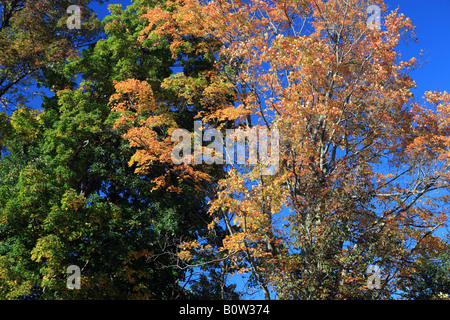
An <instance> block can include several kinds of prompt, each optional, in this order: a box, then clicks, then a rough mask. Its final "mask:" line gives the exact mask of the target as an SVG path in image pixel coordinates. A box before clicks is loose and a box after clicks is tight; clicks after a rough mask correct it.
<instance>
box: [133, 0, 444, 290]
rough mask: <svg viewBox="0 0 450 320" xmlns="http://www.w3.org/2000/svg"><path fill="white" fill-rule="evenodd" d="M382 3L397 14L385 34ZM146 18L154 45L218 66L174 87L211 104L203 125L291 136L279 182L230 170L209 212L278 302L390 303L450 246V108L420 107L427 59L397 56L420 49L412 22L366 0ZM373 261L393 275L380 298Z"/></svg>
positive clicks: (241, 5)
mask: <svg viewBox="0 0 450 320" xmlns="http://www.w3.org/2000/svg"><path fill="white" fill-rule="evenodd" d="M370 5H377V6H379V7H380V8H381V11H382V12H384V13H385V18H384V21H383V24H382V26H381V28H380V29H375V28H370V27H369V26H368V23H367V21H368V18H369V16H368V13H367V8H368V7H369V6H370ZM144 17H145V18H146V19H147V20H148V26H147V28H146V29H144V30H143V31H142V38H141V40H145V39H148V38H151V39H154V38H157V39H161V41H164V40H166V39H170V40H171V44H170V49H171V51H172V53H173V56H174V57H177V56H180V54H182V53H189V52H196V53H197V54H201V55H204V56H205V57H211V56H212V55H214V57H215V58H216V59H215V65H216V69H215V70H213V71H214V72H208V73H205V75H204V76H205V78H207V79H208V80H209V82H208V83H206V82H204V84H206V87H205V86H200V87H199V86H197V87H196V84H197V83H196V82H193V81H192V79H191V78H189V77H187V76H186V75H183V74H180V75H174V76H173V77H172V78H169V79H168V80H167V81H166V82H163V85H165V84H166V83H167V85H174V84H175V85H179V86H180V88H179V89H178V94H179V95H180V96H182V97H185V98H186V99H187V101H188V102H191V101H193V100H195V101H198V102H199V103H200V104H201V105H202V106H203V109H202V110H201V111H200V112H199V117H200V116H201V117H202V120H203V121H205V122H208V123H210V124H216V125H217V127H218V128H219V129H223V127H222V126H221V125H220V124H221V123H222V121H225V120H226V121H230V120H232V121H234V123H235V126H236V127H242V126H244V127H250V126H252V123H253V125H254V126H265V127H267V128H268V129H269V130H270V129H272V128H277V129H279V130H280V132H282V133H283V134H282V136H281V137H280V146H281V151H280V168H279V172H278V173H277V174H275V175H273V176H262V175H261V166H254V167H252V166H248V167H247V168H246V169H242V168H241V169H239V168H238V169H236V168H230V169H229V170H228V171H227V174H226V177H224V178H223V179H221V180H220V181H219V182H218V184H217V189H218V190H217V194H216V195H215V196H214V197H213V198H211V199H210V208H209V212H210V214H211V215H212V216H213V217H214V218H215V223H217V224H222V225H226V226H227V231H228V236H227V237H226V238H225V239H224V241H223V247H222V248H221V249H220V250H219V252H222V251H223V250H225V251H226V252H228V253H229V254H230V255H231V256H232V258H231V259H232V260H233V261H234V262H235V263H236V266H239V267H238V268H239V269H240V271H241V272H244V273H246V272H248V273H250V274H251V275H252V276H253V277H255V278H256V280H257V282H258V283H259V285H260V287H261V289H262V290H263V292H264V295H265V297H266V298H270V292H269V288H270V287H272V288H274V289H275V290H276V293H277V295H278V297H279V298H302V299H314V298H333V299H342V298H371V297H374V295H376V296H377V297H379V298H389V297H391V296H392V294H394V293H395V292H396V291H397V290H399V289H400V288H401V287H402V285H401V283H402V280H403V279H405V278H407V277H408V276H409V275H410V272H411V266H412V264H413V263H414V261H415V260H416V259H417V258H418V257H419V256H421V255H422V254H425V253H427V254H435V253H437V252H442V251H443V250H445V248H446V246H445V244H444V243H443V242H442V239H441V238H440V237H437V236H435V235H434V231H435V230H436V229H438V228H439V227H441V226H444V225H445V223H446V219H447V214H448V213H447V211H446V209H445V204H446V203H447V201H448V195H447V194H446V193H445V191H446V190H447V188H448V178H449V175H448V174H449V171H448V165H449V159H448V156H449V154H448V147H449V145H448V143H449V140H448V114H447V112H448V108H449V102H450V100H449V95H448V94H447V93H445V92H444V93H437V92H427V93H426V94H425V101H424V103H419V102H416V101H415V99H414V96H413V94H412V92H411V89H412V88H414V87H415V82H414V81H413V80H412V78H411V77H410V76H409V72H410V71H411V70H414V69H415V68H416V67H417V66H418V60H417V59H416V58H412V59H410V60H408V61H401V55H400V53H399V52H398V51H396V49H397V47H398V45H399V41H400V40H401V39H408V38H410V39H412V40H414V35H413V30H414V26H413V25H412V23H411V21H410V19H409V18H406V17H405V16H404V15H403V14H400V13H399V12H398V10H394V11H392V12H390V13H388V12H387V9H386V6H385V4H384V2H383V1H372V2H370V3H369V2H368V1H360V0H347V1H337V0H336V1H320V0H304V1H274V2H268V1H259V0H258V1H256V0H255V1H226V0H225V1H221V0H218V1H211V2H201V1H192V0H186V1H169V2H166V3H165V5H164V6H156V7H155V8H152V9H150V10H149V11H148V13H147V14H146V15H144ZM192 38H194V39H202V41H200V42H198V43H194V44H192V42H189V41H188V40H189V39H192ZM145 138H147V139H151V135H149V136H147V137H141V138H140V139H141V140H143V141H146V140H145ZM147 141H149V140H147ZM144 144H145V143H144ZM142 152H143V153H144V154H145V155H146V156H147V157H150V154H149V153H148V152H146V151H142ZM142 159H143V160H142V161H143V162H144V163H145V161H146V158H145V157H144V156H142ZM155 159H156V158H152V160H151V161H152V162H153V161H156V160H155ZM286 208H287V209H286ZM283 209H284V210H283ZM287 210H289V213H286V212H287ZM198 247H199V245H198V243H191V244H186V245H185V246H184V247H183V248H185V249H190V250H191V251H185V253H183V254H182V256H183V257H184V258H186V259H189V258H190V257H192V250H193V249H194V251H195V248H198ZM200 248H201V246H200ZM201 250H202V249H201ZM189 252H190V253H189ZM188 253H189V254H188ZM370 264H377V265H378V266H379V267H380V268H381V270H382V282H383V286H382V288H381V289H380V290H377V292H376V293H374V292H372V291H370V290H368V288H367V286H366V280H367V275H366V274H365V271H366V268H367V266H368V265H370Z"/></svg>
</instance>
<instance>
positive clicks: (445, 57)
mask: <svg viewBox="0 0 450 320" xmlns="http://www.w3.org/2000/svg"><path fill="white" fill-rule="evenodd" d="M111 3H121V4H122V6H123V8H125V7H126V6H127V5H129V4H130V3H131V1H130V0H111V1H109V2H108V3H104V4H102V5H99V4H94V5H92V6H91V7H92V8H93V9H94V11H95V12H96V13H97V14H98V16H99V18H101V19H103V17H104V16H105V15H107V14H108V11H107V6H108V4H111ZM385 3H386V4H387V5H388V8H389V11H390V10H394V9H395V8H397V7H400V12H402V13H404V14H405V15H406V16H407V17H409V18H411V20H412V23H413V25H415V26H416V30H415V34H416V37H417V38H418V40H419V41H418V43H417V44H416V43H413V42H412V43H410V44H409V46H408V47H405V46H401V48H400V49H401V52H402V53H403V54H404V59H405V60H407V59H409V58H411V57H413V56H414V57H417V58H419V52H420V50H421V49H423V50H424V52H425V56H424V60H425V61H426V63H425V64H424V65H423V67H422V68H419V69H417V70H415V71H413V72H412V73H411V76H412V78H413V79H414V80H415V81H416V82H417V89H414V90H413V92H414V94H415V97H416V99H417V100H420V99H421V97H422V96H423V94H424V92H425V91H427V90H432V91H447V92H450V61H449V59H450V0H430V1H423V0H420V1H419V0H385ZM234 280H235V281H236V283H237V284H238V286H239V287H242V285H243V281H242V279H241V278H239V277H238V278H235V279H234ZM246 298H250V299H263V295H262V293H256V294H255V295H254V296H252V297H246Z"/></svg>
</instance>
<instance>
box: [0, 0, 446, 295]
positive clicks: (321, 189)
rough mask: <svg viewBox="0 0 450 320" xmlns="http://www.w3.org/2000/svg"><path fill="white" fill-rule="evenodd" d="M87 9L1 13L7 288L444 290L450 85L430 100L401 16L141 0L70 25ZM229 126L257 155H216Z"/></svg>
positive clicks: (356, 8) (33, 7)
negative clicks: (239, 158) (177, 155)
mask: <svg viewBox="0 0 450 320" xmlns="http://www.w3.org/2000/svg"><path fill="white" fill-rule="evenodd" d="M70 4H71V3H70V1H51V0H45V1H44V0H42V1H41V0H39V1H3V2H1V6H0V8H1V10H2V11H0V12H1V13H2V18H0V22H1V24H0V47H1V48H2V50H1V52H0V99H2V100H0V102H1V103H2V106H3V108H4V112H1V113H0V123H1V127H0V151H1V158H0V297H1V298H6V299H180V298H183V299H239V298H242V297H245V293H246V292H245V290H244V289H242V288H239V287H238V286H237V285H236V283H233V282H232V281H231V279H232V277H233V275H236V274H242V275H245V276H246V277H247V279H248V282H249V283H248V286H249V287H251V288H255V289H257V290H261V292H262V294H263V295H264V297H265V298H266V299H271V298H278V299H392V298H403V299H449V297H448V295H449V293H450V291H449V279H450V269H449V264H448V261H449V260H448V252H449V241H448V235H444V234H443V233H442V232H441V230H442V229H443V228H445V227H446V226H447V223H448V209H447V208H448V201H449V199H450V198H449V195H450V194H449V192H448V191H449V190H448V187H449V179H450V171H449V165H450V153H449V150H450V127H449V124H450V114H449V110H450V94H448V93H446V92H431V91H430V92H426V93H425V96H424V98H423V100H422V101H419V100H418V99H416V97H414V95H413V93H412V89H413V88H414V87H415V86H416V83H415V81H414V80H413V78H412V76H411V71H413V70H414V69H415V68H417V67H419V65H420V60H418V59H416V58H411V59H409V60H408V61H402V57H401V54H400V53H399V51H398V46H399V43H400V41H401V40H406V41H415V40H416V39H415V37H414V28H415V27H414V26H413V24H412V23H411V20H410V19H409V18H407V17H406V16H404V15H403V14H401V13H400V12H399V10H398V9H397V10H394V11H389V10H388V9H387V7H386V5H385V3H384V2H383V1H382V0H376V1H366V0H346V1H342V0H328V1H322V0H295V1H294V0H283V1H264V0H246V1H240V0H230V1H229V0H219V1H198V0H183V1H181V0H134V1H133V3H132V5H130V6H128V7H127V8H125V9H124V8H122V7H121V6H120V5H110V7H109V9H110V15H109V16H107V17H106V18H105V19H104V20H103V22H100V21H99V20H98V19H97V18H96V16H95V14H93V12H92V11H91V10H88V9H86V11H83V21H82V24H81V25H82V28H81V29H80V30H69V29H67V26H66V25H65V22H66V19H67V17H68V14H67V12H66V9H67V7H68V6H69V5H70ZM88 4H89V1H84V2H83V1H81V5H82V6H83V10H85V8H87V5H88ZM371 5H372V6H373V5H375V6H377V7H378V8H379V9H380V12H381V13H382V14H383V15H384V18H383V20H382V24H381V25H380V26H379V28H372V27H371V26H370V25H369V24H368V21H369V20H370V14H371V13H370V11H368V10H367V8H368V7H369V6H371ZM85 13H86V14H85ZM31 43H33V45H31ZM81 48H82V50H81ZM33 83H34V84H38V85H40V86H43V87H45V88H47V89H48V90H50V91H51V92H53V93H54V95H47V96H44V97H43V103H42V106H41V108H40V110H35V109H33V108H31V107H30V105H29V103H28V100H27V94H28V95H29V94H33V92H31V93H30V90H23V86H29V85H31V84H33ZM196 121H197V122H196ZM199 121H201V127H200V132H201V133H202V132H203V131H205V130H206V132H207V130H210V131H209V132H213V133H214V134H213V136H214V137H215V139H214V140H213V139H212V138H211V139H209V140H208V138H207V137H206V136H207V135H206V134H205V135H204V136H203V140H200V145H196V142H194V143H191V142H190V141H187V146H188V147H189V148H191V147H192V148H193V150H194V153H193V154H191V153H189V154H187V155H184V156H185V158H186V159H187V160H192V161H185V162H183V163H174V161H173V153H174V150H175V149H174V148H175V146H176V145H177V143H179V141H176V139H174V138H173V133H174V132H175V130H177V129H185V130H187V131H188V132H190V135H189V138H192V139H193V141H195V138H196V134H198V132H196V131H195V130H197V129H198V128H196V125H195V123H199ZM214 130H215V131H214ZM232 130H234V131H236V130H242V131H245V132H259V133H258V144H256V146H257V147H258V155H259V156H260V157H259V160H260V161H258V162H257V164H256V165H255V163H252V162H250V161H247V162H246V163H244V164H241V163H238V164H234V163H232V164H230V163H228V162H227V163H225V164H221V165H218V164H214V163H212V162H213V161H211V159H210V158H211V157H212V155H220V156H222V155H223V154H225V156H227V155H228V156H229V154H228V152H229V150H230V149H223V148H222V146H221V147H220V150H219V149H218V147H217V143H218V141H219V140H218V139H219V135H220V134H222V135H223V136H225V133H226V132H230V131H232ZM251 130H255V131H251ZM257 130H259V131H257ZM263 130H264V131H263ZM262 132H265V133H267V135H265V136H264V135H263V134H262ZM274 139H276V142H277V146H278V147H279V148H278V149H279V150H278V151H279V152H278V153H277V154H276V155H275V156H276V157H277V159H278V163H277V165H276V166H275V167H273V166H271V167H270V166H269V168H268V165H267V163H264V162H263V161H261V160H262V158H263V157H261V154H263V153H264V152H265V153H267V152H269V151H271V152H272V156H274V152H275V150H277V149H276V148H275V145H274V143H275V140H274ZM269 140H270V141H271V143H270V148H267V149H265V151H263V149H262V146H263V145H266V146H267V144H266V142H268V141H269ZM227 141H228V140H227ZM196 148H197V149H196ZM222 149H223V150H222ZM196 150H197V151H200V152H201V153H203V158H200V160H203V161H200V163H199V162H197V161H194V160H195V158H196V157H198V154H196V153H195V151H196ZM251 151H252V150H251V146H250V147H249V146H248V145H247V149H246V154H247V155H248V156H249V155H250V153H251ZM233 155H234V152H233ZM208 157H210V158H209V160H208ZM247 159H249V157H247ZM231 160H234V159H231ZM211 163H212V164H211ZM272 165H273V163H272ZM267 169H271V170H269V172H270V174H267V172H268V171H267ZM274 169H275V170H274ZM438 231H439V232H438ZM70 265H77V266H79V267H80V269H81V275H82V276H81V288H80V289H75V290H70V289H69V288H67V286H66V280H67V277H68V275H67V274H66V269H67V267H68V266H70ZM371 265H376V266H377V267H378V268H379V270H380V273H379V274H380V283H381V285H380V287H379V288H376V289H373V288H371V287H370V286H369V285H368V278H369V276H370V274H368V273H367V269H368V266H371Z"/></svg>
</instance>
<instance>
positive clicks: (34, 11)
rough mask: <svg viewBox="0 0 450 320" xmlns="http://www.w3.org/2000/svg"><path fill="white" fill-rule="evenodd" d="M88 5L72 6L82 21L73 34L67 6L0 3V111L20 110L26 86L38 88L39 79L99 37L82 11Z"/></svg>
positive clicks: (44, 0)
mask: <svg viewBox="0 0 450 320" xmlns="http://www.w3.org/2000/svg"><path fill="white" fill-rule="evenodd" d="M91 2H92V1H91V0H82V1H78V2H77V5H78V6H79V7H80V10H81V18H82V21H81V22H82V23H81V29H79V30H77V29H69V28H68V26H67V19H68V18H69V16H70V14H68V13H67V9H68V7H69V6H71V5H73V4H74V3H73V1H67V0H62V1H61V0H57V1H55V0H39V1H26V0H25V1H23V0H4V1H0V105H1V107H2V108H6V109H7V110H9V111H12V110H14V109H15V108H16V107H20V106H24V103H25V102H27V100H28V99H29V98H30V97H31V96H32V95H33V92H32V91H31V90H29V89H27V88H28V87H30V86H31V85H35V84H36V81H37V82H40V83H42V82H43V81H44V76H45V75H47V76H48V75H51V74H52V73H54V72H57V71H60V70H61V69H62V68H63V65H64V63H65V61H66V60H67V59H70V58H74V57H76V56H77V53H78V50H79V49H80V48H81V47H84V46H86V45H88V44H91V43H93V42H95V41H96V40H97V39H98V38H99V36H100V32H101V25H100V21H99V20H98V19H97V18H96V16H95V14H94V13H93V12H92V10H91V9H90V8H89V7H88V5H89V3H91ZM98 2H100V3H101V2H102V1H101V0H100V1H98ZM34 94H37V93H36V92H34Z"/></svg>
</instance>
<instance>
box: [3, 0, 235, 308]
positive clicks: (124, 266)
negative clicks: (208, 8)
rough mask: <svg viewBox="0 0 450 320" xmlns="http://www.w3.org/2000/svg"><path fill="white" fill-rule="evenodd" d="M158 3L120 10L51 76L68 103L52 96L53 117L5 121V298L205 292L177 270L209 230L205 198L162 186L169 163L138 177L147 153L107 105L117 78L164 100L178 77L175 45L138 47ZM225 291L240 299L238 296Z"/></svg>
mask: <svg viewBox="0 0 450 320" xmlns="http://www.w3.org/2000/svg"><path fill="white" fill-rule="evenodd" d="M151 5H153V3H152V1H136V2H135V3H134V4H133V5H132V6H130V7H128V8H127V9H126V10H122V9H121V7H120V6H112V7H111V16H110V17H108V18H106V21H105V32H106V34H107V37H106V38H105V39H102V40H99V41H98V42H96V43H95V44H93V45H91V46H90V47H89V48H87V49H85V50H84V51H83V53H82V55H81V57H80V59H75V60H71V61H69V62H68V63H67V64H66V65H65V66H64V69H63V70H60V71H58V72H54V73H52V74H47V75H46V78H45V81H46V83H47V84H48V85H49V86H50V87H51V88H52V89H53V90H55V91H57V94H56V95H55V96H53V97H51V98H45V99H44V104H43V109H44V110H43V111H41V112H38V111H33V110H31V109H30V108H26V107H24V108H20V109H18V110H16V111H14V113H13V114H12V116H11V117H7V116H6V115H5V116H3V115H2V118H1V121H2V125H3V124H5V126H7V128H5V130H3V127H2V132H1V134H0V135H1V139H2V141H3V140H4V143H3V144H2V146H3V147H5V149H4V153H3V156H2V158H1V161H0V172H1V175H0V176H1V183H0V197H1V200H0V201H1V202H0V220H1V221H2V224H1V233H0V271H1V272H0V288H1V290H0V296H1V297H3V298H8V299H17V298H23V299H105V298H107V299H140V298H146V299H148V298H153V299H175V298H180V297H185V298H186V297H196V298H201V297H202V295H203V294H204V293H202V291H201V290H197V291H195V292H189V291H188V290H186V289H185V287H184V283H183V282H184V281H187V279H186V277H187V276H189V274H188V273H187V270H186V269H185V268H182V266H180V265H177V263H176V262H177V260H179V259H178V256H177V253H178V251H179V249H178V245H179V244H180V243H181V242H183V241H192V240H194V239H197V237H198V235H201V234H202V233H205V231H207V224H208V221H207V219H209V217H208V215H207V213H206V209H205V208H206V200H205V198H204V196H203V195H201V194H199V193H198V192H196V190H195V188H194V187H193V186H190V185H187V184H183V185H180V184H177V190H178V193H173V194H167V193H165V192H164V190H160V189H156V188H155V183H154V182H153V180H154V179H155V177H159V176H160V175H161V174H162V172H165V167H164V166H157V165H155V166H152V167H151V170H149V171H148V172H146V173H145V174H140V175H138V174H135V171H136V170H137V169H139V167H138V166H136V165H131V166H129V165H128V162H129V160H130V158H131V157H132V155H133V154H134V153H135V152H136V149H135V147H133V146H132V145H130V144H129V143H128V142H127V141H125V140H124V139H122V138H121V136H122V135H124V134H125V133H126V127H124V128H122V127H118V126H117V127H114V123H115V121H116V120H117V118H118V117H120V114H118V113H115V112H112V110H111V108H110V106H109V104H108V102H109V99H110V97H111V95H113V94H114V93H115V83H121V82H118V81H126V80H127V79H128V78H133V79H137V80H136V81H140V82H142V83H144V82H145V83H146V84H147V88H148V89H149V90H151V91H149V92H153V91H155V92H157V91H158V88H159V87H160V83H161V81H162V80H163V79H165V78H166V77H168V76H169V75H170V73H171V69H170V68H171V67H172V66H173V62H174V61H173V60H172V59H171V58H170V52H169V49H168V44H164V43H163V44H161V45H159V46H158V47H157V48H151V49H146V48H145V47H144V48H143V47H141V46H137V45H136V41H137V37H138V36H139V32H140V30H141V29H142V28H143V27H144V23H143V22H144V20H142V19H140V17H139V15H140V13H141V12H142V11H143V10H144V8H145V7H148V6H151ZM80 75H82V81H81V82H77V79H76V77H77V76H80ZM125 83H127V82H125ZM116 86H117V84H116ZM151 88H153V89H151ZM178 117H179V118H180V119H187V118H189V117H190V112H189V111H188V110H187V111H186V112H185V113H184V114H183V113H182V111H180V114H179V115H178ZM153 189H155V190H153ZM205 219H206V221H205ZM73 264H74V265H78V266H79V267H80V268H81V276H82V278H81V289H80V290H68V289H67V288H66V279H67V277H68V275H67V274H66V273H65V272H66V269H67V267H68V266H70V265H73ZM199 280H204V278H202V279H199ZM219 280H220V279H218V280H217V281H216V283H217V284H222V283H221V282H220V281H219ZM223 292H226V293H227V294H229V295H230V296H231V295H233V288H230V289H229V290H228V289H227V290H226V291H223ZM208 294H210V293H208ZM218 294H219V293H218Z"/></svg>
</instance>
